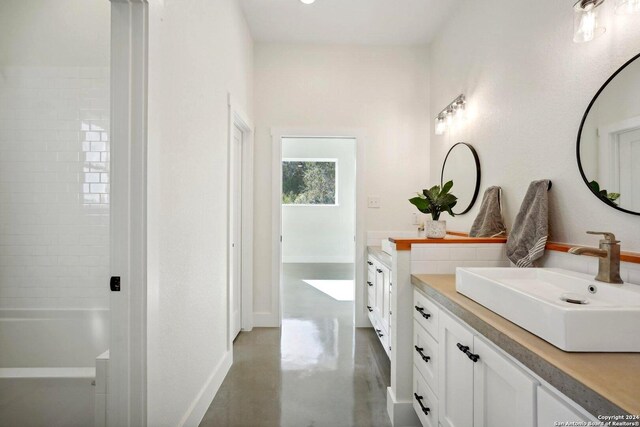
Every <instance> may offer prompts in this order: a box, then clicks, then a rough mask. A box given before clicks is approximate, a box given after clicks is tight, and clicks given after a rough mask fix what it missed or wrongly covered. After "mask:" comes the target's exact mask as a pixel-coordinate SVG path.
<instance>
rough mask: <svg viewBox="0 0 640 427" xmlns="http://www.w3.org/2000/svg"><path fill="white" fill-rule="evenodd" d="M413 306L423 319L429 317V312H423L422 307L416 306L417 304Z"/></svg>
mask: <svg viewBox="0 0 640 427" xmlns="http://www.w3.org/2000/svg"><path fill="white" fill-rule="evenodd" d="M415 308H416V311H417V312H418V313H420V314H422V317H424V318H425V319H428V318H430V317H431V315H430V314H429V313H425V312H424V308H422V307H418V306H417V305H416V306H415Z"/></svg>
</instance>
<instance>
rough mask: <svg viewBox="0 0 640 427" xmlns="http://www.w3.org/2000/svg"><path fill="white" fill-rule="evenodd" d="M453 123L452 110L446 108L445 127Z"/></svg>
mask: <svg viewBox="0 0 640 427" xmlns="http://www.w3.org/2000/svg"><path fill="white" fill-rule="evenodd" d="M451 125H453V110H447V127H451Z"/></svg>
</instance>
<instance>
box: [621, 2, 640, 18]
mask: <svg viewBox="0 0 640 427" xmlns="http://www.w3.org/2000/svg"><path fill="white" fill-rule="evenodd" d="M636 13H640V0H616V14H617V15H634V14H636Z"/></svg>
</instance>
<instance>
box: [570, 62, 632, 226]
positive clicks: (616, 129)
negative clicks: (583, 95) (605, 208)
mask: <svg viewBox="0 0 640 427" xmlns="http://www.w3.org/2000/svg"><path fill="white" fill-rule="evenodd" d="M577 156H578V167H579V168H580V173H581V174H582V178H583V179H584V182H585V184H587V187H589V189H590V190H591V192H592V193H593V194H594V195H595V196H596V197H597V198H598V199H600V201H602V202H603V203H606V204H607V205H609V206H611V207H612V208H615V209H618V210H621V211H623V212H627V213H630V214H634V215H640V168H639V167H638V165H640V55H636V56H635V57H633V58H631V60H629V61H628V62H627V63H626V64H624V65H623V66H622V67H621V68H620V69H619V70H618V71H616V72H615V73H614V74H613V75H612V76H611V77H609V79H608V80H607V81H606V83H605V84H604V85H603V86H602V88H600V90H599V91H598V93H596V96H595V97H594V98H593V100H592V101H591V103H590V104H589V107H588V108H587V111H586V112H585V114H584V117H583V118H582V123H581V125H580V130H579V132H578V144H577Z"/></svg>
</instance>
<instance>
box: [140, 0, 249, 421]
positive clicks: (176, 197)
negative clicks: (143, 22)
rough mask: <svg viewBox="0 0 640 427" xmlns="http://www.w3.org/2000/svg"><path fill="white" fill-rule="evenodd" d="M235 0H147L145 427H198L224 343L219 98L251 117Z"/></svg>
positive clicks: (220, 371) (243, 30)
mask: <svg viewBox="0 0 640 427" xmlns="http://www.w3.org/2000/svg"><path fill="white" fill-rule="evenodd" d="M252 48H253V47H252V41H251V37H250V35H249V31H248V29H247V26H246V23H245V21H244V17H243V15H242V12H241V11H240V8H239V5H238V2H236V1H235V0H216V1H209V0H189V1H187V0H183V1H162V0H153V1H150V17H149V50H150V52H149V136H148V141H149V183H148V190H149V193H148V245H149V246H148V250H149V254H148V255H149V259H148V264H149V265H148V274H149V277H148V366H147V369H148V371H147V372H148V424H149V425H153V426H172V427H173V426H177V425H197V423H198V422H199V421H200V418H201V417H202V415H203V414H204V411H205V410H206V409H207V406H208V404H209V403H210V402H211V400H212V398H213V396H214V394H215V392H216V391H217V388H218V386H219V384H220V382H221V381H222V379H223V377H224V375H225V374H226V371H227V369H228V367H229V365H230V363H231V352H230V348H227V329H228V328H227V310H228V304H227V298H228V295H227V258H226V256H227V247H226V238H227V183H228V178H227V175H228V163H227V158H228V150H227V144H228V123H229V114H228V106H227V94H228V92H231V93H232V95H233V96H234V98H235V99H236V100H238V102H239V103H241V104H244V108H245V111H247V112H248V113H249V114H250V113H251V109H252V106H251V99H252V82H253V78H252V59H253V53H252Z"/></svg>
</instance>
